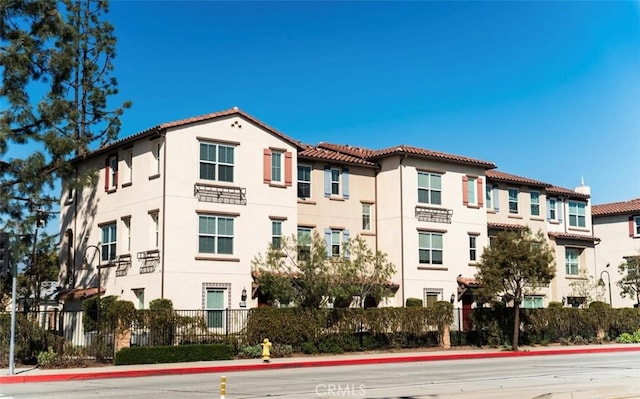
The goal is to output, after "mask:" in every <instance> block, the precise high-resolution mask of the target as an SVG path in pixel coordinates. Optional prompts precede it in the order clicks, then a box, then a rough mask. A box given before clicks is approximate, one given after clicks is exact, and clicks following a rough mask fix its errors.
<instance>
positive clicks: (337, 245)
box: [331, 229, 342, 257]
mask: <svg viewBox="0 0 640 399" xmlns="http://www.w3.org/2000/svg"><path fill="white" fill-rule="evenodd" d="M341 248H342V231H341V230H334V229H332V230H331V256H336V257H337V256H340V252H341Z"/></svg>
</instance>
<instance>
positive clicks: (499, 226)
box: [487, 222, 524, 230]
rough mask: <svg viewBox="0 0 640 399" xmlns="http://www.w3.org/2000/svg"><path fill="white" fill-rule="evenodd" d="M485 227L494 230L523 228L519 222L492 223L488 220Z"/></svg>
mask: <svg viewBox="0 0 640 399" xmlns="http://www.w3.org/2000/svg"><path fill="white" fill-rule="evenodd" d="M487 227H488V228H490V229H496V230H520V229H524V226H523V225H521V224H510V223H494V222H488V223H487Z"/></svg>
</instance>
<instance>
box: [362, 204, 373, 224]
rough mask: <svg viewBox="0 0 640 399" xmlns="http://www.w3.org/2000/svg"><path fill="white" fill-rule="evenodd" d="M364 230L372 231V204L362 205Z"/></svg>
mask: <svg viewBox="0 0 640 399" xmlns="http://www.w3.org/2000/svg"><path fill="white" fill-rule="evenodd" d="M362 230H367V231H368V230H371V204H362Z"/></svg>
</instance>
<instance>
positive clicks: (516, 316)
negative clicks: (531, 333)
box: [511, 301, 520, 352]
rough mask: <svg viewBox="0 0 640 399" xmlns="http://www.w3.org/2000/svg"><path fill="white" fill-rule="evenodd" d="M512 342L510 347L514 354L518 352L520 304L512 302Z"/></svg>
mask: <svg viewBox="0 0 640 399" xmlns="http://www.w3.org/2000/svg"><path fill="white" fill-rule="evenodd" d="M513 311H514V315H513V341H512V343H511V347H512V349H513V351H514V352H517V351H518V337H519V335H520V303H518V302H517V301H514V302H513Z"/></svg>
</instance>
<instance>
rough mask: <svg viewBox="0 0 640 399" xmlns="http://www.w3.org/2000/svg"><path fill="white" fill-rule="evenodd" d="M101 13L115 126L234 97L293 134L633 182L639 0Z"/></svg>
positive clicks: (136, 127)
mask: <svg viewBox="0 0 640 399" xmlns="http://www.w3.org/2000/svg"><path fill="white" fill-rule="evenodd" d="M107 18H108V19H109V20H110V21H111V22H112V23H113V24H114V25H115V28H116V36H117V37H118V46H117V51H118V54H117V58H116V59H115V66H116V70H115V74H114V75H115V76H116V77H117V79H118V81H119V88H120V95H119V97H118V100H120V101H121V100H132V101H133V107H132V108H131V109H130V110H128V111H127V112H126V113H125V115H124V117H123V129H122V131H121V136H122V137H124V136H128V135H131V134H134V133H136V132H139V131H141V130H144V129H146V128H149V127H151V126H154V125H156V124H159V123H162V122H167V121H172V120H176V119H182V118H186V117H190V116H195V115H199V114H204V113H209V112H214V111H219V110H223V109H228V108H231V107H233V106H238V107H240V108H241V109H243V110H244V111H246V112H248V113H249V114H251V115H253V116H255V117H256V118H258V119H260V120H262V121H263V122H265V123H267V124H268V125H270V126H273V127H274V128H276V129H278V130H280V131H282V132H283V133H285V134H287V135H289V136H291V137H293V138H295V139H298V140H301V141H303V142H305V143H309V144H316V143H318V142H320V141H326V142H333V143H339V144H351V145H357V146H364V147H369V148H374V149H376V148H383V147H388V146H392V145H397V144H408V145H414V146H418V147H423V148H429V149H433V150H438V151H444V152H449V153H454V154H459V155H465V156H471V157H475V158H480V159H483V160H488V161H492V162H494V163H496V164H497V165H498V168H499V170H502V171H505V172H509V173H514V174H518V175H523V176H527V177H531V178H536V179H539V180H543V181H547V182H549V183H552V184H556V185H559V186H564V187H568V188H573V187H575V186H577V185H578V184H579V183H580V178H581V176H584V179H585V182H586V184H588V185H590V186H591V187H592V198H593V202H594V203H596V204H597V203H604V202H614V201H623V200H628V199H631V198H637V197H640V3H639V2H635V1H634V2H631V1H629V2H624V1H607V2H573V1H571V2H519V1H517V2H442V3H440V2H204V1H203V2H168V1H163V2H151V1H140V2H132V1H117V2H112V3H111V10H110V13H109V14H108V15H107Z"/></svg>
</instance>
